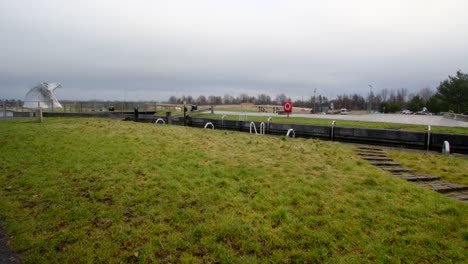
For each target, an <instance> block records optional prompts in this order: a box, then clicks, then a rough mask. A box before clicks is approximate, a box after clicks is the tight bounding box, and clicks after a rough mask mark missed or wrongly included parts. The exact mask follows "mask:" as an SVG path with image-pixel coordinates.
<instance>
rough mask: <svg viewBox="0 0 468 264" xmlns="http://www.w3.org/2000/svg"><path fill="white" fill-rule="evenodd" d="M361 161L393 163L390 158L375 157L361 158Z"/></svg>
mask: <svg viewBox="0 0 468 264" xmlns="http://www.w3.org/2000/svg"><path fill="white" fill-rule="evenodd" d="M361 159H364V160H367V161H393V160H392V159H391V158H388V157H376V156H361Z"/></svg>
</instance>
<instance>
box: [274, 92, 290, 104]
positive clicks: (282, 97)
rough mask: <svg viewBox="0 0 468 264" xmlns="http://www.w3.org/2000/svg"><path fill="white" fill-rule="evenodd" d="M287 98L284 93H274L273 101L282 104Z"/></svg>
mask: <svg viewBox="0 0 468 264" xmlns="http://www.w3.org/2000/svg"><path fill="white" fill-rule="evenodd" d="M286 99H288V98H287V97H286V95H285V94H284V93H282V94H278V95H276V99H275V102H276V103H277V104H283V102H284V101H286Z"/></svg>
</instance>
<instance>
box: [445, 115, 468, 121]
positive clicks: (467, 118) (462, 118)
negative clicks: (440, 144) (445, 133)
mask: <svg viewBox="0 0 468 264" xmlns="http://www.w3.org/2000/svg"><path fill="white" fill-rule="evenodd" d="M444 118H448V119H453V120H457V121H463V122H468V116H467V115H459V114H454V113H445V114H444Z"/></svg>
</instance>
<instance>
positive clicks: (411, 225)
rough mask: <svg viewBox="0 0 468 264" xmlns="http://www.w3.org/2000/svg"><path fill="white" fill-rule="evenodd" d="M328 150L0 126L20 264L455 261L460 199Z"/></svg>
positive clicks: (52, 124)
mask: <svg viewBox="0 0 468 264" xmlns="http://www.w3.org/2000/svg"><path fill="white" fill-rule="evenodd" d="M354 153H355V150H354V149H353V147H351V146H348V145H343V144H340V143H334V142H322V141H318V140H305V139H290V138H284V137H271V136H254V135H249V134H246V133H239V132H227V131H219V130H203V129H196V128H187V127H176V126H166V125H154V124H143V123H134V122H123V121H115V120H106V119H52V118H46V119H45V122H44V123H42V124H39V123H35V122H34V121H33V120H19V121H2V122H0V219H2V221H3V223H4V225H5V227H6V230H7V232H8V235H9V236H11V242H12V244H11V245H12V247H13V249H14V251H15V252H17V253H18V254H20V255H21V257H22V258H23V260H24V261H25V262H26V263H82V262H85V263H89V262H93V263H94V262H111V263H115V262H172V263H178V262H188V263H203V262H205V263H206V262H221V263H231V262H234V263H239V262H241V263H264V262H297V263H313V262H326V263H382V262H385V263H387V262H390V263H398V262H408V263H437V262H441V263H447V262H458V263H462V262H466V261H467V256H466V247H467V240H468V228H467V223H468V220H467V217H466V216H467V213H468V209H467V205H466V204H463V203H461V202H457V201H452V200H449V199H448V198H445V197H444V196H442V195H439V194H437V193H435V192H432V191H429V190H425V189H421V188H419V187H417V186H415V185H413V184H411V183H408V182H405V181H402V180H399V179H396V178H394V177H390V176H389V175H388V174H386V173H385V172H382V171H380V170H379V169H377V168H375V167H373V166H370V165H368V164H367V163H366V162H365V161H363V160H361V159H359V158H358V157H357V156H356V155H355V154H354Z"/></svg>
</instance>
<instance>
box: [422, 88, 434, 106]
mask: <svg viewBox="0 0 468 264" xmlns="http://www.w3.org/2000/svg"><path fill="white" fill-rule="evenodd" d="M434 93H435V92H434V91H433V90H432V89H431V88H429V87H425V88H422V89H421V90H420V91H419V97H420V98H421V100H422V101H423V102H424V103H425V104H426V103H427V102H429V99H431V97H432V96H433V95H434Z"/></svg>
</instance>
